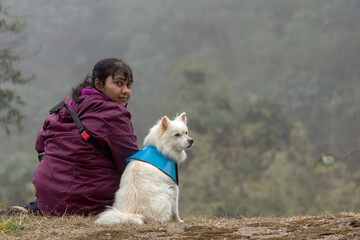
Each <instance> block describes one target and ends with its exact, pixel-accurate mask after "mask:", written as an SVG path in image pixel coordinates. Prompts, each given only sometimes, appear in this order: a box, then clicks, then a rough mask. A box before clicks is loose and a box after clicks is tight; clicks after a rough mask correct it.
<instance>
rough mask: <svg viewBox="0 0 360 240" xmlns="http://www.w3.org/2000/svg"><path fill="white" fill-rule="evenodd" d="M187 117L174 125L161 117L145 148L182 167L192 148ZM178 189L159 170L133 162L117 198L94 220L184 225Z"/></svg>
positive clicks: (146, 164) (153, 128)
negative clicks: (179, 207) (186, 151)
mask: <svg viewBox="0 0 360 240" xmlns="http://www.w3.org/2000/svg"><path fill="white" fill-rule="evenodd" d="M186 123H187V118H186V114H185V113H182V114H180V116H178V117H176V118H175V119H174V120H173V121H170V120H169V119H168V118H167V117H166V116H164V117H162V118H161V119H160V120H159V121H158V122H157V124H156V125H155V126H153V127H152V128H151V129H150V131H149V134H148V135H147V136H146V137H145V139H144V146H148V145H152V146H154V147H156V148H157V149H158V150H159V151H160V152H161V153H162V154H163V155H164V156H166V157H168V158H169V159H171V160H173V161H174V162H176V163H178V164H180V163H182V162H184V161H185V159H186V153H185V150H188V149H190V148H191V147H192V144H193V139H192V138H190V137H189V136H188V129H187V126H186ZM178 197H179V189H178V186H177V185H176V183H175V182H174V181H173V180H172V179H171V178H170V177H169V176H167V175H166V174H164V173H163V172H162V171H160V170H159V169H157V168H156V167H154V166H152V165H150V164H148V163H144V162H141V161H137V160H132V161H131V162H130V163H129V164H128V165H127V167H126V169H125V171H124V173H123V175H122V177H121V181H120V188H119V190H118V191H117V192H116V194H115V202H114V204H113V206H112V207H109V208H108V209H107V210H106V211H105V212H103V213H101V214H100V215H99V216H98V218H97V219H96V220H95V223H96V224H101V225H111V224H117V223H136V224H143V223H144V222H150V221H159V222H167V221H177V222H182V220H181V219H180V217H179V212H178Z"/></svg>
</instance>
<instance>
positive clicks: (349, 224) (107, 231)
mask: <svg viewBox="0 0 360 240" xmlns="http://www.w3.org/2000/svg"><path fill="white" fill-rule="evenodd" d="M4 220H6V221H8V222H13V223H16V224H18V225H19V226H20V228H19V229H16V230H14V231H11V232H8V233H4V231H3V230H2V233H0V240H3V239H9V240H12V239H30V240H36V239H48V240H50V239H76V240H83V239H89V240H95V239H96V240H98V239H99V240H105V239H106V240H111V239H329V240H330V239H331V240H332V239H360V214H359V213H340V214H335V215H324V216H299V217H291V218H241V219H228V218H211V219H204V218H185V219H184V220H185V223H181V224H180V223H165V224H159V223H154V224H145V225H142V226H135V225H117V226H112V227H100V226H96V225H94V224H93V220H94V218H89V217H86V218H83V217H71V218H68V217H62V218H50V217H34V216H25V215H23V216H14V217H11V218H4V217H2V218H1V221H2V222H4ZM19 221H20V222H19ZM0 226H1V225H0Z"/></svg>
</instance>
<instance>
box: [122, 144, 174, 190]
mask: <svg viewBox="0 0 360 240" xmlns="http://www.w3.org/2000/svg"><path fill="white" fill-rule="evenodd" d="M131 160H139V161H143V162H147V163H149V164H151V165H153V166H155V167H157V168H158V169H160V170H161V171H162V172H164V173H165V174H166V175H168V176H169V177H170V178H171V179H172V180H173V181H174V182H175V183H176V184H177V185H178V184H179V180H178V169H177V164H176V163H175V162H174V161H172V160H170V159H169V158H166V157H165V156H163V155H162V154H161V153H160V152H159V151H158V150H157V149H156V148H155V147H153V146H147V147H145V148H143V149H141V150H140V151H138V152H136V153H135V154H133V155H132V156H130V157H129V158H128V159H126V165H127V164H129V162H130V161H131Z"/></svg>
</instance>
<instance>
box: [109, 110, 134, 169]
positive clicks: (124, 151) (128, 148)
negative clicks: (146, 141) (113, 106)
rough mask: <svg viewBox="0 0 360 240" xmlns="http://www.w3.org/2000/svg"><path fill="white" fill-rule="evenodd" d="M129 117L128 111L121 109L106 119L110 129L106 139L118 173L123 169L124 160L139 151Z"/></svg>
mask: <svg viewBox="0 0 360 240" xmlns="http://www.w3.org/2000/svg"><path fill="white" fill-rule="evenodd" d="M130 118H131V115H130V113H129V112H127V111H122V112H121V113H120V114H119V112H117V114H116V115H113V116H112V117H111V118H110V119H108V121H107V123H108V124H109V125H108V126H110V129H108V130H109V131H108V134H107V137H106V138H107V140H106V141H107V144H108V146H109V149H110V152H111V154H112V156H113V159H114V161H115V164H116V166H117V168H118V170H119V172H120V173H122V172H123V171H124V169H125V160H126V159H127V158H128V157H130V156H131V155H133V154H134V153H136V152H137V151H139V148H138V146H137V143H136V136H135V134H134V130H133V127H132V124H131V121H130Z"/></svg>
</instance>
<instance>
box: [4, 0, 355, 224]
mask: <svg viewBox="0 0 360 240" xmlns="http://www.w3.org/2000/svg"><path fill="white" fill-rule="evenodd" d="M1 4H2V6H3V8H4V9H6V11H8V12H9V16H7V20H8V21H11V20H12V19H15V18H16V17H19V18H20V21H22V22H24V23H26V26H25V28H24V30H23V32H22V33H21V34H19V35H17V36H9V35H6V34H3V33H2V32H0V48H2V46H4V45H2V44H3V43H4V42H7V41H14V39H15V40H16V39H18V38H22V39H23V41H22V42H21V44H19V45H18V46H17V47H15V48H14V51H15V53H16V54H18V55H19V56H21V61H19V62H17V64H16V66H14V67H16V68H17V69H19V70H21V74H22V75H23V76H24V77H30V76H32V75H35V79H34V80H33V81H31V82H30V83H28V84H25V85H23V86H19V85H14V86H10V88H13V89H15V90H16V91H17V93H18V94H19V95H20V96H21V98H22V100H23V101H24V102H25V105H23V106H18V108H19V109H20V111H21V112H22V113H23V114H24V115H25V116H26V118H25V119H24V120H23V121H22V130H18V129H17V128H16V127H15V126H11V127H10V134H7V133H6V131H5V130H4V129H0V134H1V138H0V151H1V155H0V166H1V167H0V182H1V183H2V184H1V185H2V187H1V189H0V206H8V205H14V204H19V205H21V204H24V203H26V202H28V201H31V200H33V199H34V189H33V186H32V184H31V180H32V176H33V172H34V169H35V168H36V166H37V155H36V153H35V150H34V145H35V138H36V135H37V132H38V131H39V130H40V129H41V127H42V124H43V121H44V120H45V118H46V116H47V115H48V114H49V110H50V108H52V107H53V106H54V105H55V104H57V103H58V102H59V101H60V100H62V99H63V98H65V97H67V96H68V95H69V93H70V90H71V88H72V87H74V86H76V85H77V84H78V83H80V82H81V81H82V80H83V78H84V77H85V76H86V74H87V73H88V72H89V71H90V70H91V69H92V67H93V65H94V64H95V63H96V62H97V61H98V60H100V59H101V58H104V57H113V56H114V57H119V58H122V59H123V60H125V61H126V62H127V63H128V64H129V65H130V66H131V67H132V69H133V72H134V84H133V95H132V99H131V100H130V103H129V107H128V109H129V111H130V112H131V114H132V122H133V126H134V129H135V133H136V135H137V137H138V145H139V146H140V147H141V146H142V141H143V138H144V136H145V135H146V134H147V131H148V129H149V128H150V127H151V126H152V125H153V124H154V123H155V122H156V121H157V120H158V119H160V118H161V117H162V116H163V115H167V116H169V117H174V116H175V115H176V114H177V113H181V112H184V111H185V112H186V113H187V116H188V120H189V129H190V136H192V137H193V138H194V139H195V145H194V147H193V148H192V150H191V151H189V154H188V161H187V162H186V163H185V164H184V165H183V166H181V167H180V169H179V171H180V212H182V213H183V214H185V215H195V216H196V215H206V216H213V215H215V216H232V217H238V216H247V217H254V216H260V215H261V216H292V215H297V214H312V215H314V214H322V213H325V212H326V213H337V212H339V211H354V212H356V211H359V206H360V195H359V194H360V189H359V187H358V181H359V179H360V164H359V154H358V152H357V153H356V150H358V149H359V148H360V146H359V138H360V128H359V122H360V111H359V106H360V80H359V76H360V68H359V67H358V65H359V62H360V48H359V46H358V45H359V39H360V15H359V11H360V2H359V1H357V0H344V1H336V0H317V1H312V0H302V1H297V0H291V1H283V0H259V1H258V0H253V1H252V0H243V1H238V0H223V1H216V0H208V1H199V0H195V1H190V0H183V1H179V0H152V1H146V0H136V1H134V0H121V1H118V0H104V1H95V0H77V1H70V0H63V1H46V0H31V1H27V0H15V1H13V0H4V1H1ZM3 17H4V16H1V15H0V19H1V18H3ZM4 86H6V85H0V88H1V87H4ZM1 113H2V112H1V111H0V114H1ZM352 151H355V153H354V154H348V155H349V156H348V157H346V158H344V157H342V156H345V155H347V153H350V152H352ZM323 153H331V154H333V156H335V157H337V158H334V159H335V161H334V163H332V162H330V163H329V164H328V165H325V164H324V162H323V161H321V159H319V158H320V156H321V154H323ZM325 163H327V162H325Z"/></svg>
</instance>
